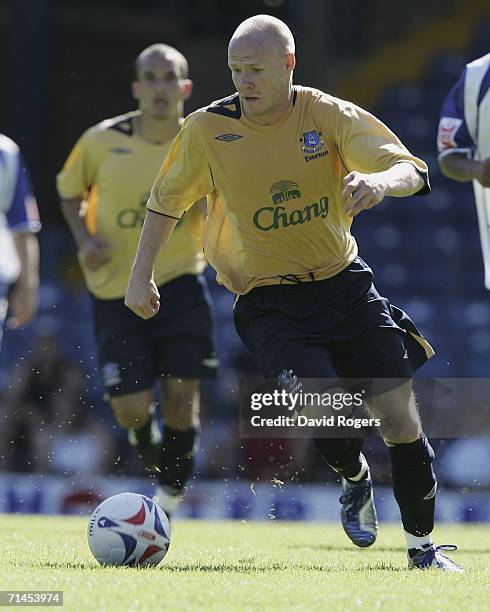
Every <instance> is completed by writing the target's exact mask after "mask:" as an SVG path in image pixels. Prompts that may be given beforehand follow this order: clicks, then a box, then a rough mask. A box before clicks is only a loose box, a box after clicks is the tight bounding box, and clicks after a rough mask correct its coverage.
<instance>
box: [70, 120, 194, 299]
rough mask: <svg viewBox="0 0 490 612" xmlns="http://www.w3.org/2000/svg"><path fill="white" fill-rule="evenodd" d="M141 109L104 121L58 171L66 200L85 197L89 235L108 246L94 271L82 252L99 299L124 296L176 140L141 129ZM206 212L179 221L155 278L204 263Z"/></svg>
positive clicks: (185, 271) (82, 261) (160, 281)
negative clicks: (148, 135)
mask: <svg viewBox="0 0 490 612" xmlns="http://www.w3.org/2000/svg"><path fill="white" fill-rule="evenodd" d="M140 117H141V111H134V112H131V113H127V114H126V115H122V116H120V117H115V118H113V119H108V120H106V121H102V122H101V123H99V124H97V125H96V126H94V127H92V128H90V129H89V130H87V131H86V132H85V133H84V134H83V136H82V137H81V138H80V139H79V141H78V142H77V143H76V145H75V147H74V148H73V150H72V152H71V154H70V155H69V157H68V159H67V161H66V163H65V165H64V168H63V170H62V171H61V172H60V174H59V175H58V191H59V193H60V196H61V197H62V198H63V199H64V200H68V199H71V198H77V197H79V196H81V195H85V196H86V200H85V210H84V212H85V220H86V226H87V230H88V231H89V232H90V234H92V235H94V236H97V237H98V238H99V239H103V240H104V241H105V242H106V244H107V253H108V254H110V257H108V259H107V261H105V262H104V263H103V264H102V265H101V266H100V267H97V268H95V269H93V268H92V267H90V264H89V263H88V262H87V261H86V258H85V257H84V254H83V251H80V252H79V261H80V265H81V267H82V270H83V273H84V276H85V280H86V283H87V287H88V289H89V291H90V292H91V293H92V294H93V295H95V296H96V297H98V298H100V299H113V298H122V297H123V296H124V292H125V290H126V285H127V282H128V275H129V270H130V269H131V264H132V263H133V258H134V253H135V252H136V248H137V246H138V240H139V236H140V233H141V228H142V226H143V221H144V219H145V215H146V202H147V200H148V195H149V190H150V187H151V185H152V183H153V181H154V178H155V174H156V173H157V172H158V170H159V168H160V166H161V164H162V160H163V159H164V158H165V156H166V154H167V153H168V150H169V148H170V144H171V142H172V139H171V138H170V139H169V140H167V141H166V142H150V141H148V140H147V139H145V138H144V137H142V135H140V134H139V132H138V119H139V118H140ZM202 222H203V215H202V211H201V210H200V209H199V208H198V207H195V208H192V209H191V210H190V211H189V215H186V216H185V218H184V219H182V222H181V223H179V226H178V228H177V229H176V231H175V233H174V235H173V236H172V240H171V242H170V244H169V250H168V252H167V253H165V256H163V255H162V256H161V257H159V258H158V260H157V262H156V265H155V282H156V283H157V284H158V285H162V284H164V283H166V282H168V281H169V280H172V279H174V278H176V277H177V276H181V275H182V274H199V273H200V272H202V271H203V269H204V267H205V262H204V257H203V255H202V246H201V242H200V234H201V228H202Z"/></svg>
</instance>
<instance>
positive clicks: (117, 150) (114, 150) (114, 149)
mask: <svg viewBox="0 0 490 612" xmlns="http://www.w3.org/2000/svg"><path fill="white" fill-rule="evenodd" d="M110 151H111V153H120V154H124V153H132V152H133V150H132V149H126V148H125V147H112V149H111V150H110Z"/></svg>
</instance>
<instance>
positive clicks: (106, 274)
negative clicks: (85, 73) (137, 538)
mask: <svg viewBox="0 0 490 612" xmlns="http://www.w3.org/2000/svg"><path fill="white" fill-rule="evenodd" d="M191 90H192V82H191V81H190V80H189V79H188V66H187V61H186V59H185V58H184V56H183V55H182V54H181V53H180V52H179V51H177V50H176V49H174V48H172V47H170V46H168V45H163V44H155V45H152V46H150V47H148V48H147V49H145V50H144V51H142V52H141V54H140V55H139V56H138V58H137V60H136V80H135V81H134V83H133V95H134V97H135V98H136V100H137V101H138V106H139V109H138V110H137V111H135V112H130V113H127V114H126V115H122V116H120V117H115V118H113V119H108V120H106V121H103V122H102V123H99V124H97V125H95V126H94V127H92V128H90V129H89V130H87V131H86V132H85V133H84V134H83V135H82V137H81V138H80V139H79V141H78V142H77V143H76V145H75V147H74V148H73V150H72V152H71V154H70V156H69V157H68V159H67V161H66V163H65V166H64V168H63V169H62V171H61V172H60V173H59V175H58V191H59V194H60V197H61V205H62V209H63V213H64V215H65V218H66V220H67V222H68V224H69V226H70V228H71V230H72V233H73V235H74V237H75V240H76V243H77V246H78V251H79V260H80V264H81V267H82V270H83V273H84V276H85V279H86V283H87V287H88V290H89V292H90V294H91V296H92V298H93V316H94V323H95V332H96V339H97V344H98V352H99V362H100V367H101V371H102V376H103V380H104V385H105V388H106V390H107V393H108V395H109V396H110V401H111V406H112V410H113V412H114V415H115V417H116V419H117V421H118V423H119V424H120V425H121V426H122V427H124V428H125V429H127V430H128V431H129V440H130V442H131V443H132V445H133V446H134V447H135V448H136V451H137V453H138V455H139V456H140V458H141V459H142V461H143V463H144V464H145V465H146V466H147V467H148V468H152V467H153V466H156V467H157V468H158V470H156V471H157V478H158V480H159V483H160V486H159V487H158V489H157V496H156V499H157V501H159V503H160V504H161V505H162V507H163V508H164V510H165V511H167V512H170V513H171V512H173V511H174V510H175V508H176V506H177V504H178V503H179V501H180V499H181V493H182V490H183V487H184V485H185V482H186V480H187V479H188V477H189V476H190V474H191V471H192V465H193V455H194V453H195V447H196V434H197V427H198V424H199V421H198V411H199V379H201V378H206V377H214V376H215V373H216V365H217V361H216V356H215V354H214V348H213V341H212V329H211V328H212V324H211V315H210V308H209V299H208V294H207V289H206V285H205V280H204V278H203V276H202V275H201V273H202V272H203V270H204V267H205V262H204V258H203V254H202V245H201V242H200V234H201V226H202V223H203V220H204V216H203V212H202V208H201V204H202V203H200V204H196V206H195V207H193V208H191V210H189V212H188V214H186V215H185V218H183V219H182V221H181V222H179V224H178V227H177V228H176V230H175V233H174V234H173V236H172V238H171V240H170V241H169V243H168V245H167V249H166V250H165V252H164V253H162V254H161V256H159V257H157V258H156V262H155V276H154V278H155V282H156V283H157V285H158V287H159V288H160V289H159V290H160V292H161V294H162V295H163V296H165V307H163V308H162V309H161V310H160V312H159V314H158V316H157V317H155V318H154V319H152V320H151V321H142V320H141V319H140V318H139V317H137V316H136V315H134V314H133V313H132V312H130V311H129V310H128V309H127V308H126V307H125V306H124V303H123V298H124V293H125V289H126V285H127V282H128V278H129V273H130V269H131V264H132V262H133V259H134V254H135V252H136V248H137V245H138V240H139V236H140V232H141V227H142V225H143V221H144V218H145V214H146V201H147V199H148V195H149V191H150V188H151V185H152V183H153V180H154V177H155V174H156V173H157V171H158V169H159V167H160V165H161V162H162V159H163V158H164V157H165V155H166V153H167V151H168V150H169V148H170V144H171V142H172V139H173V138H174V137H175V135H176V134H177V132H178V131H179V129H180V126H181V123H182V114H183V104H184V100H186V99H187V98H188V97H189V95H190V94H191ZM198 199H199V198H196V200H198ZM156 381H159V384H160V395H161V398H162V404H163V422H164V436H163V440H162V439H161V436H160V432H159V430H158V427H156V425H157V424H158V423H157V418H156V414H155V405H154V402H155V397H154V387H155V382H156Z"/></svg>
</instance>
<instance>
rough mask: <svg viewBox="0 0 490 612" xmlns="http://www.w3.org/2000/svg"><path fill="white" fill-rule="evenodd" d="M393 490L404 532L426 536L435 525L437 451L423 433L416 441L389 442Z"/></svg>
mask: <svg viewBox="0 0 490 612" xmlns="http://www.w3.org/2000/svg"><path fill="white" fill-rule="evenodd" d="M388 448H389V452H390V458H391V473H392V476H393V492H394V494H395V499H396V501H397V503H398V506H399V508H400V513H401V516H402V523H403V527H404V529H405V531H407V532H408V533H411V534H413V535H415V536H425V535H427V534H429V533H430V532H431V531H432V530H433V528H434V512H435V496H436V489H437V481H436V477H435V474H434V471H433V469H432V461H433V459H434V451H433V450H432V447H431V445H430V444H429V441H428V440H427V438H426V437H425V435H424V434H422V435H421V437H420V438H419V439H418V440H416V441H415V442H410V443H408V444H393V445H389V446H388Z"/></svg>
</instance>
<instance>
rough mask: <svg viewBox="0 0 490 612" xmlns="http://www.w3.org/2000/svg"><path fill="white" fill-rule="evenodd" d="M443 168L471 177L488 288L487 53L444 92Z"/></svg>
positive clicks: (489, 166) (462, 178) (489, 160)
mask: <svg viewBox="0 0 490 612" xmlns="http://www.w3.org/2000/svg"><path fill="white" fill-rule="evenodd" d="M437 146H438V149H439V165H440V167H441V170H442V172H443V173H444V174H445V175H446V176H447V177H449V178H451V179H454V180H456V181H473V188H474V191H475V203H476V209H477V213H478V224H479V226H480V239H481V245H482V251H483V261H484V264H485V287H486V288H487V289H490V53H487V54H486V55H484V56H483V57H480V58H479V59H476V60H475V61H473V62H471V63H469V64H467V66H466V67H465V69H464V71H463V73H462V74H461V76H460V78H459V80H458V82H457V83H456V84H455V85H454V87H453V88H452V89H451V91H450V92H449V94H448V95H447V97H446V99H445V100H444V103H443V105H442V110H441V118H440V121H439V132H438V137H437Z"/></svg>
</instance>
